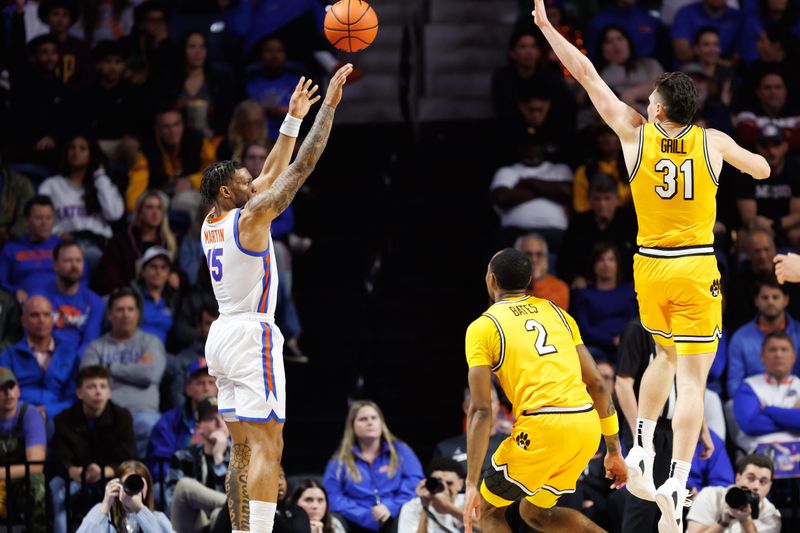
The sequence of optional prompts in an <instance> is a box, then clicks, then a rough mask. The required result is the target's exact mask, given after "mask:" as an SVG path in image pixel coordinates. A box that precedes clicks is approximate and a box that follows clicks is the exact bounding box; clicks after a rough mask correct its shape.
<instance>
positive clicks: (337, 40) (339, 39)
mask: <svg viewBox="0 0 800 533" xmlns="http://www.w3.org/2000/svg"><path fill="white" fill-rule="evenodd" d="M343 39H347V41H348V43H350V44H351V46H350V51H351V52H354V51H355V50H353V47H352V43H351V41H361V42H362V43H364V44H365V45H367V46H369V44H370V43H368V42H367V41H365V40H364V39H361V38H360V37H347V36H342V37H339V38H338V39H336V41H335V42H333V43H331V44H333V46H336V45H337V44H339V43H340V42H342V40H343ZM359 50H363V49H359Z"/></svg>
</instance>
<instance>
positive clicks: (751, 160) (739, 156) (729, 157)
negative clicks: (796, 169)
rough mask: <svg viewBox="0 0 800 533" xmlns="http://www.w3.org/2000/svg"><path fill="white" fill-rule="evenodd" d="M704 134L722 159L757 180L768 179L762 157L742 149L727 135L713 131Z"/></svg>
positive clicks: (766, 165)
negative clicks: (706, 134)
mask: <svg viewBox="0 0 800 533" xmlns="http://www.w3.org/2000/svg"><path fill="white" fill-rule="evenodd" d="M706 133H708V140H709V142H710V144H711V146H712V147H713V148H715V149H716V150H718V151H719V153H720V154H722V159H724V160H725V161H727V162H728V163H730V164H731V165H733V166H734V167H736V168H738V169H739V170H741V171H742V172H744V173H745V174H750V176H752V177H753V178H755V179H757V180H763V179H767V178H768V177H769V172H770V169H769V163H767V160H766V159H764V157H763V156H761V155H759V154H754V153H753V152H751V151H750V150H746V149H744V148H742V147H741V146H739V145H738V144H737V143H736V141H734V140H733V139H732V138H731V136H730V135H728V134H727V133H723V132H721V131H718V130H713V129H707V130H706Z"/></svg>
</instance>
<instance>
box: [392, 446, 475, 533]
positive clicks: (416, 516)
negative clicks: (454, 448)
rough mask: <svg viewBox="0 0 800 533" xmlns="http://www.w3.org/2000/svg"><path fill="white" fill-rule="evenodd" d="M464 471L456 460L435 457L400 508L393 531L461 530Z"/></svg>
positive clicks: (442, 532) (454, 532) (436, 532)
mask: <svg viewBox="0 0 800 533" xmlns="http://www.w3.org/2000/svg"><path fill="white" fill-rule="evenodd" d="M463 488H464V470H463V468H462V467H461V464H460V463H458V461H456V460H454V459H451V458H449V457H436V458H434V459H433V461H431V464H430V467H429V468H428V477H427V478H425V479H423V480H422V481H420V482H419V485H417V489H416V492H417V497H416V498H414V499H413V500H411V501H409V502H408V503H406V504H405V505H403V507H402V508H401V509H400V518H399V521H398V524H397V533H458V532H460V531H462V530H463V529H464V524H463V523H462V521H461V517H462V515H463V513H464V511H463V509H464V494H463V493H462V492H461V490H462V489H463Z"/></svg>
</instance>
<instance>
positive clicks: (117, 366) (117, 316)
mask: <svg viewBox="0 0 800 533" xmlns="http://www.w3.org/2000/svg"><path fill="white" fill-rule="evenodd" d="M107 309H108V311H107V316H108V321H109V322H110V323H111V331H109V332H108V333H106V334H105V335H103V336H102V337H100V338H98V339H95V340H94V341H92V342H91V343H90V344H89V346H87V348H86V351H85V352H84V354H83V359H82V361H81V366H88V365H101V366H104V367H106V368H108V371H109V373H110V374H111V399H112V400H113V401H114V403H115V404H117V405H120V406H122V407H125V408H126V409H128V410H129V411H130V412H131V414H132V415H133V431H134V433H135V434H136V454H137V456H138V457H145V454H146V452H147V442H148V441H149V439H150V432H151V431H152V429H153V426H154V425H155V424H156V422H158V419H159V417H160V416H161V415H160V413H159V411H158V405H159V392H158V388H159V385H160V384H161V377H162V376H163V374H164V367H165V366H166V357H165V353H164V345H163V344H162V343H161V341H160V340H158V338H157V337H155V336H154V335H150V334H149V333H145V332H143V331H141V330H140V329H139V318H140V316H141V301H140V300H139V298H138V297H137V296H136V294H135V293H134V292H133V291H132V290H131V289H130V288H127V287H125V288H122V289H120V290H118V291H116V292H115V293H113V294H112V295H111V296H109V298H108V306H107Z"/></svg>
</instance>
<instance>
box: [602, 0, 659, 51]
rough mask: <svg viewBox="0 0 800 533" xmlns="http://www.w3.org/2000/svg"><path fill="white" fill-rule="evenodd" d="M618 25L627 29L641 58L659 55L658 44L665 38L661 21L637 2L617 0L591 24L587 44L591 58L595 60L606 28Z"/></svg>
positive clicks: (633, 0)
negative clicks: (601, 34)
mask: <svg viewBox="0 0 800 533" xmlns="http://www.w3.org/2000/svg"><path fill="white" fill-rule="evenodd" d="M610 25H616V26H621V27H623V28H625V30H626V31H627V32H628V35H630V37H631V40H632V41H633V47H634V49H635V50H636V54H637V55H638V56H639V57H653V56H655V55H658V54H657V50H656V48H657V47H658V42H659V41H660V40H662V39H661V38H662V37H663V35H662V32H663V27H662V26H661V21H660V20H658V19H657V18H655V17H654V16H652V15H651V14H650V13H648V12H647V11H646V10H644V9H642V8H641V7H639V6H637V5H636V0H616V3H615V4H614V5H612V6H609V7H607V8H606V9H604V10H602V11H601V12H600V13H598V14H597V15H595V17H594V18H593V19H592V21H591V23H590V24H589V34H588V36H587V40H586V42H587V43H588V44H589V56H590V57H592V58H595V57H596V55H597V53H598V52H599V50H597V47H596V44H597V36H598V34H599V33H600V30H602V29H603V28H605V27H606V26H610Z"/></svg>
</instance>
